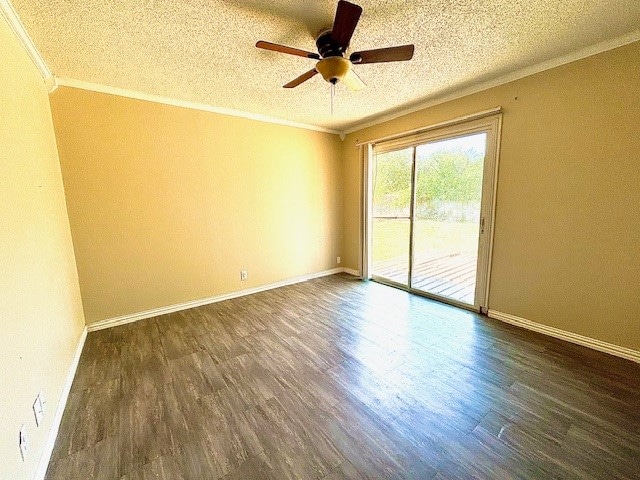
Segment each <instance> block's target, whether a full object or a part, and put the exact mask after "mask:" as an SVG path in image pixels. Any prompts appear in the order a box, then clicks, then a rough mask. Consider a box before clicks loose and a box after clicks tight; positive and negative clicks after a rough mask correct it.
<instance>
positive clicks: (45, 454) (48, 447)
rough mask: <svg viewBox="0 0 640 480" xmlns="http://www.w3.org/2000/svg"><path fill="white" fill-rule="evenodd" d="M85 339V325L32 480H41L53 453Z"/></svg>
mask: <svg viewBox="0 0 640 480" xmlns="http://www.w3.org/2000/svg"><path fill="white" fill-rule="evenodd" d="M86 339H87V327H84V329H83V330H82V333H81V334H80V339H79V340H78V345H77V347H76V352H75V354H74V355H73V360H72V361H71V365H70V366H69V371H68V372H67V378H66V379H65V381H64V386H63V387H62V393H60V398H59V399H58V407H57V408H56V413H55V415H54V416H53V421H52V422H51V427H50V428H49V433H48V434H47V440H46V441H45V444H44V449H43V450H42V454H41V455H40V460H39V461H38V469H37V470H36V473H35V475H34V476H33V478H34V480H43V479H44V477H45V475H46V473H47V468H48V467H49V461H50V460H51V454H52V453H53V447H54V446H55V444H56V438H58V430H59V429H60V422H62V414H63V413H64V409H65V407H66V406H67V399H68V398H69V391H70V390H71V385H72V384H73V379H74V378H75V376H76V370H77V369H78V363H79V362H80V355H82V349H83V348H84V341H85V340H86Z"/></svg>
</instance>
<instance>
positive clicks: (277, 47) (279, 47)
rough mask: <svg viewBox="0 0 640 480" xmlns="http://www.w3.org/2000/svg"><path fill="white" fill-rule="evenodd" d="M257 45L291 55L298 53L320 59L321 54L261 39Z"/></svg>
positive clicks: (300, 55) (301, 55) (298, 54)
mask: <svg viewBox="0 0 640 480" xmlns="http://www.w3.org/2000/svg"><path fill="white" fill-rule="evenodd" d="M256 47H258V48H263V49H265V50H271V51H273V52H280V53H288V54H289V55H297V56H299V57H307V58H314V59H316V60H320V55H318V54H317V53H312V52H307V51H306V50H300V49H299V48H293V47H286V46H284V45H278V44H277V43H271V42H263V41H262V40H260V41H259V42H258V43H256Z"/></svg>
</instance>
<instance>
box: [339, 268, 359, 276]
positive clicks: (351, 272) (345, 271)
mask: <svg viewBox="0 0 640 480" xmlns="http://www.w3.org/2000/svg"><path fill="white" fill-rule="evenodd" d="M342 271H343V272H344V273H348V274H349V275H353V276H354V277H361V276H362V275H360V272H359V271H358V270H354V269H353V268H343V269H342Z"/></svg>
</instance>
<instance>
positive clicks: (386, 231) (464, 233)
mask: <svg viewBox="0 0 640 480" xmlns="http://www.w3.org/2000/svg"><path fill="white" fill-rule="evenodd" d="M498 126H499V121H498V120H497V119H493V120H491V119H488V120H484V121H479V122H473V123H470V124H466V125H463V126H456V127H452V128H448V129H443V130H441V131H434V132H432V133H429V134H424V135H421V136H419V137H413V138H410V139H406V140H404V141H403V140H402V139H400V140H399V141H398V140H395V141H392V142H388V143H386V144H385V143H381V144H379V145H376V146H375V147H374V148H373V155H371V157H370V158H369V162H370V168H369V176H370V182H371V185H370V198H369V204H370V205H371V213H370V225H369V229H368V232H369V235H370V237H371V238H370V239H369V240H370V244H369V245H370V254H369V264H368V265H369V272H370V276H371V278H373V279H374V280H378V281H380V282H383V283H388V284H391V285H393V286H397V287H400V288H404V289H407V290H410V291H412V292H415V293H419V294H423V295H426V296H430V297H434V298H437V299H441V300H444V301H447V302H449V303H454V304H457V305H461V306H465V307H468V308H473V309H477V308H480V307H481V306H484V305H486V301H485V300H486V287H487V281H488V273H489V272H488V270H489V254H490V252H489V250H490V241H489V239H490V231H491V228H490V226H491V225H490V223H491V219H492V207H493V196H494V186H495V182H494V180H495V163H496V162H495V156H496V150H497V148H496V138H497V132H498Z"/></svg>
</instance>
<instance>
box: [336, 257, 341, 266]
mask: <svg viewBox="0 0 640 480" xmlns="http://www.w3.org/2000/svg"><path fill="white" fill-rule="evenodd" d="M341 261H342V259H341V258H340V257H336V263H337V264H338V265H340V262H341Z"/></svg>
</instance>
